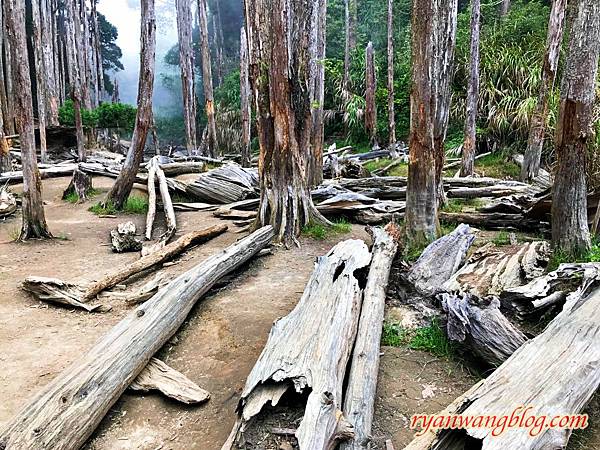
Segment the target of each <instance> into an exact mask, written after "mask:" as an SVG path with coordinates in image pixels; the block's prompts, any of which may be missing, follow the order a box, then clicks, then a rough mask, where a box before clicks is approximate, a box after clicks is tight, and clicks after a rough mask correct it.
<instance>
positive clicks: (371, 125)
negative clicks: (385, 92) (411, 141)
mask: <svg viewBox="0 0 600 450" xmlns="http://www.w3.org/2000/svg"><path fill="white" fill-rule="evenodd" d="M365 61H366V67H365V80H366V81H365V84H366V92H365V100H366V107H365V130H366V131H367V134H368V135H369V141H370V143H371V145H375V144H377V105H376V104H375V89H376V88H377V80H376V79H375V55H374V53H373V43H372V42H369V43H368V44H367V49H366V56H365Z"/></svg>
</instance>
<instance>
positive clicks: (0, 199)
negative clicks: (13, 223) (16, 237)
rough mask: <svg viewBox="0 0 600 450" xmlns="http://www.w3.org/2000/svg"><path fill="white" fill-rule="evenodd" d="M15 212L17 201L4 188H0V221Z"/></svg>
mask: <svg viewBox="0 0 600 450" xmlns="http://www.w3.org/2000/svg"><path fill="white" fill-rule="evenodd" d="M16 210H17V199H16V198H15V196H14V195H13V194H12V193H11V192H10V191H9V190H8V189H7V188H6V186H2V187H0V219H4V218H5V217H8V216H10V215H11V214H14V212H15V211H16Z"/></svg>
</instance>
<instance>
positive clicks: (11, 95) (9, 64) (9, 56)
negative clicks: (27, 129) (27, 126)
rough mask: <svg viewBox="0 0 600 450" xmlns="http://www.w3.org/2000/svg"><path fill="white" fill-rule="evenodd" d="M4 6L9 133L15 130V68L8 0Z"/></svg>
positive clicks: (7, 127) (13, 132)
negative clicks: (9, 33) (9, 35)
mask: <svg viewBox="0 0 600 450" xmlns="http://www.w3.org/2000/svg"><path fill="white" fill-rule="evenodd" d="M3 8H4V16H5V17H4V24H3V26H4V28H3V34H4V35H5V36H7V38H6V39H5V40H4V56H5V59H4V70H5V71H6V78H5V81H6V115H5V116H4V126H5V128H6V133H8V134H9V135H11V134H15V132H16V123H15V122H16V115H15V112H16V110H15V90H14V83H13V79H14V75H13V72H14V71H15V70H16V68H15V67H14V66H15V64H14V62H15V59H14V57H13V50H12V46H13V44H12V43H11V39H10V38H8V32H9V30H8V20H9V18H8V8H9V4H8V1H5V2H3Z"/></svg>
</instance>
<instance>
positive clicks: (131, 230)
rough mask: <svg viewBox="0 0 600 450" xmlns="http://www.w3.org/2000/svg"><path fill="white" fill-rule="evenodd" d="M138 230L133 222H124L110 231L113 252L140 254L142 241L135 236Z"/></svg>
mask: <svg viewBox="0 0 600 450" xmlns="http://www.w3.org/2000/svg"><path fill="white" fill-rule="evenodd" d="M135 232H136V228H135V223H133V222H131V221H130V222H124V223H120V224H118V225H117V228H115V229H114V230H110V242H111V246H112V250H113V252H117V253H124V252H138V251H140V250H141V249H142V241H140V240H139V239H138V238H137V237H136V236H135Z"/></svg>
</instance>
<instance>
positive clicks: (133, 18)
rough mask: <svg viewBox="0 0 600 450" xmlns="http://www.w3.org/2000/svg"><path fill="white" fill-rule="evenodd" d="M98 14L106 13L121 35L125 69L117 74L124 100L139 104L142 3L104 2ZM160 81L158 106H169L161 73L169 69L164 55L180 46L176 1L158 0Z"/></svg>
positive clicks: (130, 0)
mask: <svg viewBox="0 0 600 450" xmlns="http://www.w3.org/2000/svg"><path fill="white" fill-rule="evenodd" d="M98 11H99V12H101V13H102V14H104V15H105V16H106V18H107V20H108V21H109V22H110V23H112V24H113V25H114V26H115V27H116V28H117V30H118V32H119V37H118V38H117V45H118V46H119V47H121V50H122V51H123V58H122V59H121V62H122V63H123V66H124V67H125V70H123V71H122V72H118V73H117V75H116V76H117V79H118V80H119V93H120V96H121V101H122V102H124V103H130V104H132V105H135V103H136V100H137V83H138V74H139V65H140V2H139V0H100V1H99V3H98ZM156 28H157V29H156V38H157V41H156V74H157V76H156V79H155V81H154V103H155V106H156V107H161V106H167V104H168V103H169V101H170V92H168V91H166V90H165V89H164V88H163V87H162V85H161V83H160V77H159V76H158V74H159V73H160V72H161V71H164V70H165V65H164V62H163V60H164V55H165V53H166V52H167V51H168V50H169V48H171V47H172V46H173V44H175V43H177V26H176V22H175V0H156Z"/></svg>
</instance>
